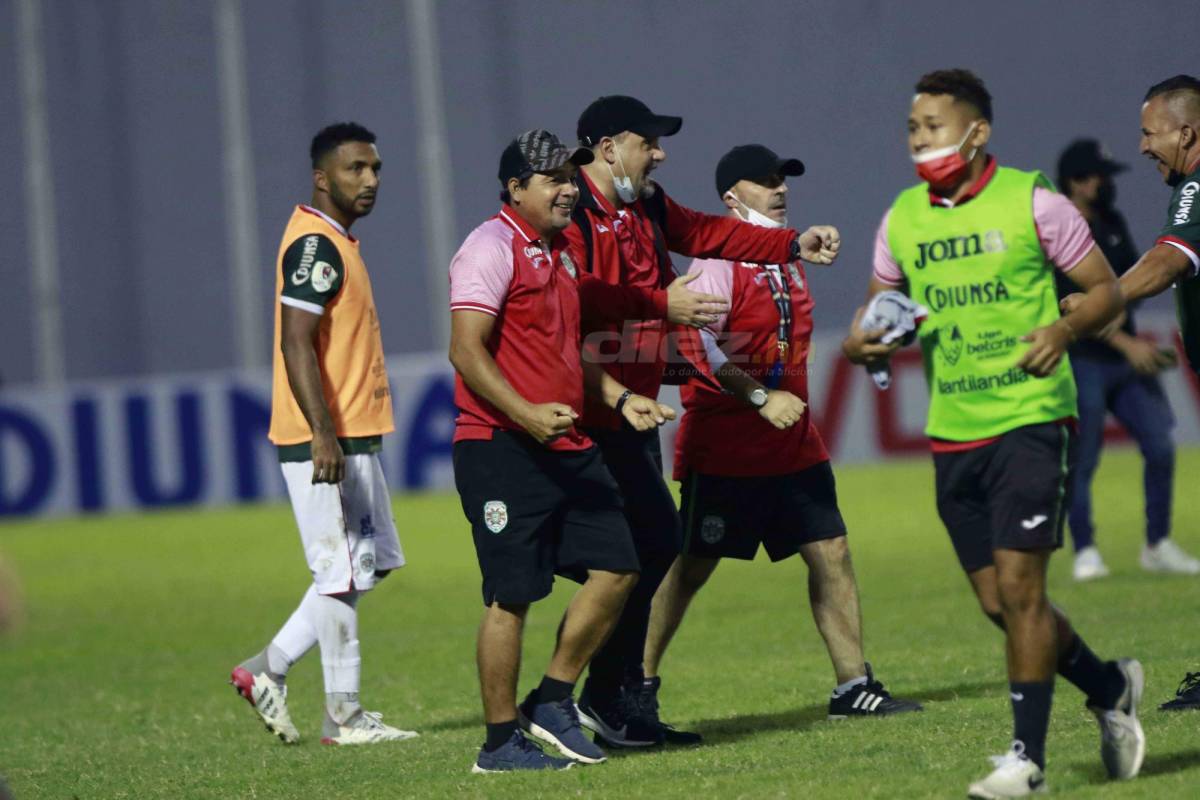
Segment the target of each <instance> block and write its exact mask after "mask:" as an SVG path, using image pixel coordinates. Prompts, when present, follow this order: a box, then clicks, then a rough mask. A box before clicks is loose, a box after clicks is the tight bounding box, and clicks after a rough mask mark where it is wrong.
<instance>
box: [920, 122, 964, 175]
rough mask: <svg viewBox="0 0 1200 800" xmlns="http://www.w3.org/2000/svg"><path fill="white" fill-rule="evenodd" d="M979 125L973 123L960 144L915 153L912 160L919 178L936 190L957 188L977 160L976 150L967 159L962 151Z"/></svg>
mask: <svg viewBox="0 0 1200 800" xmlns="http://www.w3.org/2000/svg"><path fill="white" fill-rule="evenodd" d="M978 124H979V123H978V122H972V123H971V124H970V126H969V127H968V128H967V132H966V133H964V134H963V138H962V140H960V141H959V143H958V144H954V145H950V146H949V147H939V148H938V149H937V150H929V151H926V152H924V153H914V154H913V156H912V160H913V163H914V164H916V165H917V177H919V178H920V179H921V180H923V181H925V182H926V183H928V184H929V185H930V186H931V187H932V188H934V189H948V188H951V187H953V186H956V185H957V184H958V183H959V181H961V180H962V177H963V175H965V174H966V173H967V168H968V167H970V165H971V159H973V158H975V152H976V149H972V150H971V155H969V156H966V157H963V154H962V153H961V152H960V151H961V150H962V146H963V145H964V144H966V143H967V139H969V138H971V134H972V133H973V132H974V130H975V126H976V125H978Z"/></svg>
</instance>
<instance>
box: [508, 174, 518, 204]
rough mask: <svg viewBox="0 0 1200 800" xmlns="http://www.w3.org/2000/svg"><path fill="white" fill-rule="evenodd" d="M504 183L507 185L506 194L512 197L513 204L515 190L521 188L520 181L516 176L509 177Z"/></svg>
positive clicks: (515, 200) (515, 199) (515, 198)
mask: <svg viewBox="0 0 1200 800" xmlns="http://www.w3.org/2000/svg"><path fill="white" fill-rule="evenodd" d="M505 185H506V186H507V187H508V196H509V197H511V198H512V202H513V203H514V204H515V203H516V202H517V192H518V191H520V190H521V182H520V181H519V180H517V179H516V178H509V179H508V183H507V184H505Z"/></svg>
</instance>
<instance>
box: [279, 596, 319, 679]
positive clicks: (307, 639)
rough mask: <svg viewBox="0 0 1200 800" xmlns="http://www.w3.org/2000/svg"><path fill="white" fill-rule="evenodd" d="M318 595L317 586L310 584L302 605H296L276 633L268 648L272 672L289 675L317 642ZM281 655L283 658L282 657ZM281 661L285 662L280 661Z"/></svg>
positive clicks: (301, 602)
mask: <svg viewBox="0 0 1200 800" xmlns="http://www.w3.org/2000/svg"><path fill="white" fill-rule="evenodd" d="M318 597H320V595H319V594H317V587H316V586H309V587H308V591H307V592H305V593H304V598H303V599H302V600H301V601H300V605H299V606H297V607H296V610H295V611H293V612H292V616H290V617H288V621H287V622H285V623H283V627H282V628H280V629H279V633H277V634H275V638H274V639H272V640H271V646H270V647H268V648H267V659H268V660H269V661H270V669H271V671H272V672H275V673H277V674H279V675H287V671H288V670H289V669H290V668H291V666H292V664H295V663H296V662H297V661H299V660H300V659H301V658H303V657H304V654H305V653H307V652H308V651H309V650H312V649H313V645H315V644H316V643H317V598H318ZM273 651H279V652H278V653H275V652H273ZM280 656H282V657H283V658H282V659H280V658H279V657H280ZM281 661H282V662H283V663H280V662H281Z"/></svg>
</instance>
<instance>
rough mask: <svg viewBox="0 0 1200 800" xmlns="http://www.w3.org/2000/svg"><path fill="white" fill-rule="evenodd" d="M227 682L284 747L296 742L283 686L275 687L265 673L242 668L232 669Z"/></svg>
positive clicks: (276, 684)
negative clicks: (254, 672)
mask: <svg viewBox="0 0 1200 800" xmlns="http://www.w3.org/2000/svg"><path fill="white" fill-rule="evenodd" d="M229 682H230V683H231V684H233V688H234V689H236V690H237V693H238V694H240V695H241V696H242V697H244V698H246V702H247V703H249V704H250V706H251V707H252V708H253V709H254V710H255V711H256V712H258V716H259V717H261V718H262V721H263V724H265V725H266V726H267V730H268V731H270V732H271V733H273V734H275V735H276V736H278V737H279V738H280V740H282V741H283V743H284V744H295V743H296V742H298V741H300V731H298V730H296V726H295V725H293V724H292V717H291V715H290V714H288V708H287V685H286V684H282V683H276V682H275V681H273V680H271V678H270V677H268V676H267V674H266V673H265V672H260V673H258V674H257V675H255V674H252V673H251V672H250V670H248V669H246V668H245V667H242V666H237V667H234V668H233V674H231V675H230V676H229Z"/></svg>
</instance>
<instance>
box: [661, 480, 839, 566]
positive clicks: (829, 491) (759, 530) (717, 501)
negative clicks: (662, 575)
mask: <svg viewBox="0 0 1200 800" xmlns="http://www.w3.org/2000/svg"><path fill="white" fill-rule="evenodd" d="M681 499H682V506H683V507H682V508H681V510H680V514H681V515H682V517H683V552H684V553H685V554H687V555H693V556H700V557H701V558H742V559H747V560H749V559H753V558H754V556H755V554H756V553H757V552H758V546H759V544H762V546H763V547H764V548H765V549H766V551H767V555H768V556H770V558H771V560H772V561H780V560H782V559H785V558H787V557H788V556H791V555H795V554H796V553H798V552H800V547H801V546H802V545H806V544H809V543H811V542H816V541H820V540H821V539H834V538H836V537H838V536H845V535H846V523H845V522H843V521H842V512H841V511H839V510H838V503H837V487H836V484H835V481H834V479H833V468H832V467H830V465H829V462H828V461H823V462H821V463H820V464H816V465H815V466H812V467H809V468H808V469H805V470H801V471H800V472H792V473H789V474H787V475H770V476H763V477H753V478H732V477H727V476H724V475H701V474H699V473H697V472H691V473H688V475H687V477H685V478H684V479H683V489H682V498H681Z"/></svg>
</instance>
